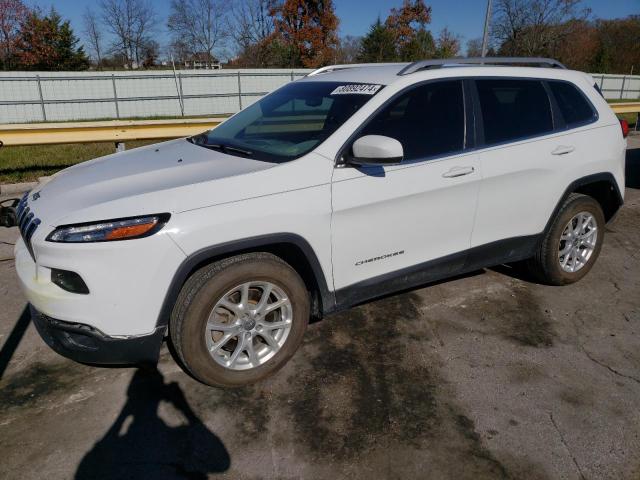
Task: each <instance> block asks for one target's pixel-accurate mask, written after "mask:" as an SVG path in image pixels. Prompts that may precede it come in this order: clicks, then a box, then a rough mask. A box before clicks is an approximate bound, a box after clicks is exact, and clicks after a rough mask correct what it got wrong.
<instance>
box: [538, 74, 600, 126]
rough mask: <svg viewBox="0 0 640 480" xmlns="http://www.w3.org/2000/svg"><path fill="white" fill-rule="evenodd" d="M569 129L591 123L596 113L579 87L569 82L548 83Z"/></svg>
mask: <svg viewBox="0 0 640 480" xmlns="http://www.w3.org/2000/svg"><path fill="white" fill-rule="evenodd" d="M548 83H549V88H550V89H551V92H552V93H553V96H554V97H555V99H556V103H557V104H558V108H560V113H562V117H563V118H564V121H565V123H566V125H567V128H572V127H577V126H579V125H584V124H586V123H591V122H592V121H594V120H595V119H596V112H595V110H594V109H593V107H592V106H591V104H590V103H589V101H588V100H587V99H586V98H585V97H584V95H583V94H582V93H580V91H579V90H578V88H577V87H575V86H574V85H571V84H570V83H567V82H548Z"/></svg>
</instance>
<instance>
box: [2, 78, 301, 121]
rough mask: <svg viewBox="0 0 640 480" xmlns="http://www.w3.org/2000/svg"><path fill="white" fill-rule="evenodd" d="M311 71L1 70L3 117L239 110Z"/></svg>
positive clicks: (30, 118)
mask: <svg viewBox="0 0 640 480" xmlns="http://www.w3.org/2000/svg"><path fill="white" fill-rule="evenodd" d="M309 71H310V70H304V69H293V70H285V69H269V70H254V69H251V70H217V71H211V70H208V71H207V70H181V71H177V72H175V73H174V72H173V71H171V70H168V71H140V72H135V73H132V72H42V73H34V72H0V123H27V122H42V121H69V120H94V119H112V118H121V119H126V118H139V117H160V116H167V117H180V116H192V115H216V114H226V113H235V112H237V111H238V110H240V109H242V108H244V107H246V106H247V105H249V104H251V103H253V102H255V101H256V100H257V99H258V98H260V97H262V96H263V95H266V94H267V93H269V92H271V91H273V90H274V89H276V88H278V87H280V86H282V85H284V84H285V83H287V82H290V81H292V80H295V79H296V78H300V77H303V76H304V75H306V74H307V73H308V72H309Z"/></svg>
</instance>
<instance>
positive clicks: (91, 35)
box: [82, 7, 103, 68]
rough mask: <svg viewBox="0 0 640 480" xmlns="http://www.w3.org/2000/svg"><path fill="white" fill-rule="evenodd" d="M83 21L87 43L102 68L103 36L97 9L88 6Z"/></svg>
mask: <svg viewBox="0 0 640 480" xmlns="http://www.w3.org/2000/svg"><path fill="white" fill-rule="evenodd" d="M82 21H83V23H84V34H85V37H86V38H87V43H88V44H89V48H90V49H91V50H92V52H93V55H95V59H96V64H97V66H98V68H100V64H101V63H102V40H103V36H102V30H101V29H100V22H99V20H98V16H97V15H96V13H95V11H93V10H92V9H91V8H90V7H87V9H86V10H85V12H84V14H83V15H82Z"/></svg>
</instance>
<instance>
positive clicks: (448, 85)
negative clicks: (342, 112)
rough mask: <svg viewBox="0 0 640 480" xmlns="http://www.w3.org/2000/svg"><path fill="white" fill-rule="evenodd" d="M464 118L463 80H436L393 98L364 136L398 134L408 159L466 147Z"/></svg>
mask: <svg viewBox="0 0 640 480" xmlns="http://www.w3.org/2000/svg"><path fill="white" fill-rule="evenodd" d="M464 118H465V117H464V94H463V92H462V82H461V81H459V80H454V81H442V82H432V83H427V84H424V85H420V86H418V87H415V88H412V89H411V90H409V91H408V92H406V93H403V94H402V95H400V96H399V97H398V98H396V99H394V100H392V101H391V102H390V103H389V104H388V105H387V106H385V107H384V108H383V109H382V110H381V111H380V112H378V113H377V114H376V115H375V117H373V119H372V120H371V121H370V122H369V123H368V124H367V126H366V127H365V128H364V129H363V131H362V132H361V134H360V136H364V135H386V136H387V137H392V138H395V139H396V140H398V141H399V142H400V143H401V144H402V148H403V150H404V159H405V160H419V159H423V158H428V157H433V156H435V155H445V154H450V153H453V152H458V151H460V150H462V149H463V148H464V135H465V130H464Z"/></svg>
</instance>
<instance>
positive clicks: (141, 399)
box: [75, 368, 231, 480]
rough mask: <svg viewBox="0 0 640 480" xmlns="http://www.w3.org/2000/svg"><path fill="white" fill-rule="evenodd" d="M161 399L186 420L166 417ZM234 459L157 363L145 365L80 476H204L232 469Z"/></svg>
mask: <svg viewBox="0 0 640 480" xmlns="http://www.w3.org/2000/svg"><path fill="white" fill-rule="evenodd" d="M161 402H166V403H168V404H170V405H171V406H172V407H173V408H174V409H175V410H176V411H177V412H178V413H179V414H180V416H181V417H182V419H183V421H181V422H179V424H178V425H177V426H173V425H169V424H167V423H166V422H165V421H164V420H163V419H161V418H160V417H159V416H158V409H159V408H160V405H161ZM172 423H176V422H172ZM230 464H231V459H230V456H229V452H228V451H227V449H226V448H225V446H224V444H223V443H222V441H221V440H220V439H219V438H218V437H217V436H216V435H215V434H213V433H212V432H211V431H209V429H208V428H207V427H206V426H205V425H204V423H202V421H201V420H200V419H199V418H198V416H197V415H196V414H195V412H194V411H193V410H192V409H191V407H190V405H189V403H188V402H187V399H186V398H185V395H184V393H183V391H182V389H181V388H180V386H179V385H178V384H177V383H175V382H171V383H165V382H164V379H163V377H162V374H161V373H160V372H159V371H158V370H157V369H155V368H153V369H139V370H137V371H136V373H135V374H134V376H133V378H132V380H131V383H130V384H129V388H128V390H127V402H126V404H125V405H124V407H123V408H122V411H121V412H120V414H119V415H118V418H117V419H116V420H115V421H114V423H113V424H112V425H111V427H110V428H109V430H108V431H107V433H106V434H105V436H104V437H103V438H102V439H100V440H99V441H98V442H96V444H95V445H94V446H93V448H92V449H91V450H90V451H89V452H88V453H87V454H86V455H85V456H84V458H83V459H82V461H81V462H80V465H79V466H78V469H77V471H76V475H75V478H76V479H77V480H79V479H82V480H85V479H114V478H119V479H123V478H131V479H147V478H148V479H172V478H181V479H193V480H199V479H206V478H207V477H208V474H210V473H218V472H224V471H226V470H228V468H229V466H230Z"/></svg>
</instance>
